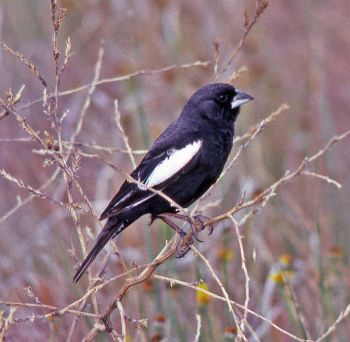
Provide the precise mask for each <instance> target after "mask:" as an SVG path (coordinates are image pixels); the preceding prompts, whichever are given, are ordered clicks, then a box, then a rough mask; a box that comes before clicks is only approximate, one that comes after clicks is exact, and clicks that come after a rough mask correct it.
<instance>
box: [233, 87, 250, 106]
mask: <svg viewBox="0 0 350 342" xmlns="http://www.w3.org/2000/svg"><path fill="white" fill-rule="evenodd" d="M252 100H254V97H253V96H250V95H248V94H246V93H243V91H240V90H238V89H236V95H235V97H234V98H233V100H232V102H231V109H234V108H237V107H239V106H241V105H242V104H244V103H246V102H249V101H252Z"/></svg>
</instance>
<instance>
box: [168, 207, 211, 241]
mask: <svg viewBox="0 0 350 342" xmlns="http://www.w3.org/2000/svg"><path fill="white" fill-rule="evenodd" d="M162 215H166V216H171V217H175V218H178V219H180V220H184V221H186V222H187V223H188V224H189V225H190V226H191V229H192V232H193V235H194V237H195V239H196V240H197V241H199V242H203V241H201V240H200V239H198V238H197V235H198V233H199V232H201V231H202V230H203V229H204V228H205V223H206V221H209V220H210V219H209V217H207V216H204V215H201V214H198V215H194V216H193V219H194V222H195V224H193V222H192V220H191V219H190V218H189V217H188V216H187V215H183V214H179V213H164V214H162ZM213 231H214V226H213V225H212V224H211V225H209V235H211V234H212V233H213Z"/></svg>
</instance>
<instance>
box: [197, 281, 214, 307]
mask: <svg viewBox="0 0 350 342" xmlns="http://www.w3.org/2000/svg"><path fill="white" fill-rule="evenodd" d="M197 287H198V288H199V289H203V290H207V291H208V285H207V284H206V283H204V282H202V283H200V284H198V285H197ZM210 300H211V298H210V296H209V295H208V294H207V293H204V292H202V291H200V290H199V291H197V303H198V304H199V305H207V304H209V303H210Z"/></svg>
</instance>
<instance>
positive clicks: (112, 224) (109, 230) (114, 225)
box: [73, 217, 126, 283]
mask: <svg viewBox="0 0 350 342" xmlns="http://www.w3.org/2000/svg"><path fill="white" fill-rule="evenodd" d="M124 228H126V227H124V223H123V222H120V221H119V222H116V220H115V217H113V218H110V219H109V220H108V221H107V222H106V224H105V226H104V227H103V229H102V231H101V232H100V234H99V236H98V238H97V242H96V243H95V246H94V247H93V248H92V250H91V251H90V253H89V254H88V255H87V257H86V258H85V259H84V261H83V262H82V264H81V265H80V266H79V268H78V270H77V272H76V273H75V275H74V277H73V281H74V282H75V283H77V282H78V281H79V279H80V278H81V277H82V275H83V274H84V272H85V271H86V270H87V268H88V267H89V266H90V265H91V263H92V262H93V261H94V260H95V258H96V257H97V255H98V254H99V253H100V252H101V251H102V249H103V247H104V246H105V245H106V244H107V242H108V241H109V240H110V239H112V238H113V237H114V236H116V235H118V234H119V233H121V232H122V230H123V229H124Z"/></svg>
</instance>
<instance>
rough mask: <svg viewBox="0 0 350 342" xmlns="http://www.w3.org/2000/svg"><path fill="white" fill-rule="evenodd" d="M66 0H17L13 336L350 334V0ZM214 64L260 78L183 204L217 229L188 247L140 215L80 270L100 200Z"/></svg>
mask: <svg viewBox="0 0 350 342" xmlns="http://www.w3.org/2000/svg"><path fill="white" fill-rule="evenodd" d="M50 4H51V6H49V5H48V3H47V2H45V3H44V2H42V1H38V0H36V1H30V2H29V1H28V2H23V1H20V0H11V1H8V2H3V3H1V4H0V16H1V18H2V20H0V25H1V26H0V33H1V40H2V42H1V51H2V53H1V60H2V63H1V65H0V75H1V83H0V91H1V93H0V106H1V108H0V155H1V159H0V176H1V178H0V179H1V183H0V189H1V194H2V196H1V197H2V201H0V249H1V259H0V277H1V282H0V293H1V295H0V340H5V339H6V340H10V341H11V340H16V341H18V340H27V339H28V336H31V340H35V341H46V340H48V339H51V340H58V341H61V340H67V341H78V340H85V341H92V340H95V339H96V340H98V339H101V340H102V339H103V340H118V341H126V340H128V341H130V340H132V341H147V340H151V341H160V340H162V339H166V338H167V339H168V340H169V341H192V340H193V341H222V340H223V339H227V340H228V341H230V340H236V341H293V340H295V341H333V340H334V341H346V340H347V339H348V336H349V334H350V329H349V326H348V325H346V324H344V321H347V320H348V315H349V313H350V295H349V293H350V291H349V289H350V271H349V269H350V268H349V262H350V255H349V248H348V246H349V242H350V231H349V222H350V211H349V209H348V207H349V198H350V176H349V172H348V170H349V168H350V159H349V158H347V156H348V153H347V145H346V144H347V143H348V141H349V138H350V137H349V135H350V121H349V112H350V101H349V96H348V94H349V93H350V81H349V79H350V74H349V71H350V65H349V64H350V62H349V61H350V58H349V56H350V51H349V50H350V45H349V44H348V42H349V39H350V38H349V32H350V27H349V23H348V17H349V15H350V13H349V12H350V8H349V6H348V3H347V1H346V0H338V1H335V2H332V3H330V2H319V1H307V2H306V1H287V0H283V1H279V2H271V3H269V2H268V1H267V0H256V1H253V0H252V1H233V2H228V1H215V2H214V1H207V2H205V1H191V2H190V1H188V2H181V1H110V2H108V1H94V0H93V1H84V2H83V1H69V0H65V1H63V0H62V1H61V2H58V1H57V0H51V3H50ZM213 81H225V82H228V81H229V82H233V84H234V85H236V86H237V87H239V88H242V89H246V90H247V91H248V90H249V91H248V92H249V93H251V94H252V95H254V97H255V101H254V103H253V104H252V105H249V106H247V108H244V109H243V111H242V113H241V115H240V117H239V118H238V121H237V126H236V130H237V132H236V134H237V136H236V138H235V141H234V150H233V151H232V155H231V157H230V159H229V162H228V163H227V166H226V169H225V171H224V173H223V175H222V176H221V177H220V179H219V181H218V182H217V184H216V185H215V186H214V187H213V188H212V189H210V191H209V192H208V193H207V194H206V195H204V196H203V198H201V199H200V200H199V201H198V202H197V204H196V205H195V206H194V207H192V208H190V210H183V212H184V213H185V214H186V215H189V216H190V217H191V215H193V214H194V213H203V214H205V215H206V216H209V217H210V221H209V222H208V223H207V228H209V227H208V226H209V225H210V224H212V225H213V226H214V232H213V234H212V235H210V236H209V237H207V233H208V231H209V229H205V230H204V231H203V232H201V233H200V236H201V238H202V239H203V240H205V242H204V243H198V242H196V243H195V244H194V245H193V246H191V249H192V251H191V252H190V253H188V255H187V256H186V257H185V258H183V259H175V258H174V256H173V255H174V252H175V250H176V246H177V244H178V243H179V238H178V236H177V235H173V231H172V230H170V229H169V228H168V227H167V226H166V225H165V224H164V223H161V222H157V221H156V222H155V223H153V224H152V227H151V228H149V227H148V222H147V219H140V220H139V221H138V222H136V223H135V224H133V225H132V226H131V227H130V228H129V229H127V230H126V231H125V232H123V234H122V235H121V236H120V238H118V240H117V241H115V242H113V243H112V244H109V245H108V246H107V247H106V248H105V250H104V251H103V253H101V255H100V256H99V257H98V259H97V260H96V262H95V263H94V264H93V265H92V267H91V269H90V270H89V272H88V274H87V275H86V276H84V278H83V279H82V281H81V282H80V283H79V284H74V283H73V282H72V276H73V274H74V270H75V269H76V267H77V266H78V265H79V264H80V262H81V260H82V259H83V255H85V254H86V251H87V250H88V249H89V248H91V246H92V244H93V243H94V239H95V236H96V235H97V234H98V232H99V230H100V228H101V223H100V222H99V221H98V214H99V213H100V212H101V210H102V209H103V208H104V206H105V205H106V204H107V202H108V200H109V199H110V198H111V197H112V196H113V194H114V193H115V191H116V190H117V189H118V186H119V185H120V184H121V182H122V181H123V180H124V179H125V177H126V176H127V174H128V172H129V171H130V170H131V169H132V168H133V166H134V165H135V164H136V163H137V162H138V161H139V160H140V158H141V157H142V155H143V154H144V153H145V150H146V149H147V148H148V147H149V145H150V143H151V142H152V140H154V139H155V138H156V137H157V135H159V133H160V132H161V131H162V130H163V129H164V127H165V126H166V125H167V124H168V123H169V122H171V121H172V120H174V119H175V118H176V116H177V115H178V114H179V112H180V110H181V107H182V105H183V104H184V102H185V101H186V99H187V98H188V97H189V95H190V94H191V93H192V92H193V91H194V90H195V89H197V88H198V87H200V86H201V85H203V84H205V83H209V82H213ZM287 103H288V104H287ZM131 181H135V180H132V179H131ZM191 237H192V231H191V230H190V229H189V230H188V235H187V238H188V239H189V240H190V239H191Z"/></svg>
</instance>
